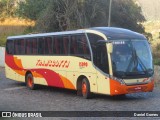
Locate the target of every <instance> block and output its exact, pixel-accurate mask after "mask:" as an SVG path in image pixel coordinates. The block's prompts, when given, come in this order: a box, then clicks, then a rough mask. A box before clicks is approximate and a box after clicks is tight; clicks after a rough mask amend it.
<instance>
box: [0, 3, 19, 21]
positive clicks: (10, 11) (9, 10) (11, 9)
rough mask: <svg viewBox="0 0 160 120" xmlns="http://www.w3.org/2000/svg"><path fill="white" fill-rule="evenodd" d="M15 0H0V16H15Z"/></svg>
mask: <svg viewBox="0 0 160 120" xmlns="http://www.w3.org/2000/svg"><path fill="white" fill-rule="evenodd" d="M16 4H17V0H0V15H1V18H4V17H13V16H15V11H16Z"/></svg>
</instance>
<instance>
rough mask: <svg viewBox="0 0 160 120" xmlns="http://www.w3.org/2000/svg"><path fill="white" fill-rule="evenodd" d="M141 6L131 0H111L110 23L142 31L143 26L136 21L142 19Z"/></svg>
mask: <svg viewBox="0 0 160 120" xmlns="http://www.w3.org/2000/svg"><path fill="white" fill-rule="evenodd" d="M144 20H145V18H144V16H143V15H142V14H141V8H140V7H139V6H137V5H136V4H135V3H134V2H133V1H132V0H113V5H112V24H113V26H118V27H123V28H128V29H131V30H134V31H137V32H140V33H144V28H143V26H142V25H141V24H138V22H142V21H144Z"/></svg>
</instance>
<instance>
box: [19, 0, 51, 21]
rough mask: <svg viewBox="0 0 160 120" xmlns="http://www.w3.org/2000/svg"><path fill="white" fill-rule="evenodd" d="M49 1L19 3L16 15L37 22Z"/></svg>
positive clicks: (36, 0) (26, 0)
mask: <svg viewBox="0 0 160 120" xmlns="http://www.w3.org/2000/svg"><path fill="white" fill-rule="evenodd" d="M49 1H51V0H25V1H21V2H20V3H19V8H18V9H17V14H18V16H20V17H23V18H29V19H31V20H37V19H38V17H39V16H40V14H41V12H42V11H43V10H44V9H46V7H47V6H48V3H49Z"/></svg>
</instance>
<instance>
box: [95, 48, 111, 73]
mask: <svg viewBox="0 0 160 120" xmlns="http://www.w3.org/2000/svg"><path fill="white" fill-rule="evenodd" d="M96 66H97V67H98V68H100V69H101V70H102V71H103V72H105V73H107V74H108V73H109V65H108V55H107V50H106V46H105V45H98V46H97V59H96Z"/></svg>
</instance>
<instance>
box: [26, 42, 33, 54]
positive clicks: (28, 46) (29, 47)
mask: <svg viewBox="0 0 160 120" xmlns="http://www.w3.org/2000/svg"><path fill="white" fill-rule="evenodd" d="M26 54H28V55H30V54H32V41H31V39H27V40H26Z"/></svg>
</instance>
